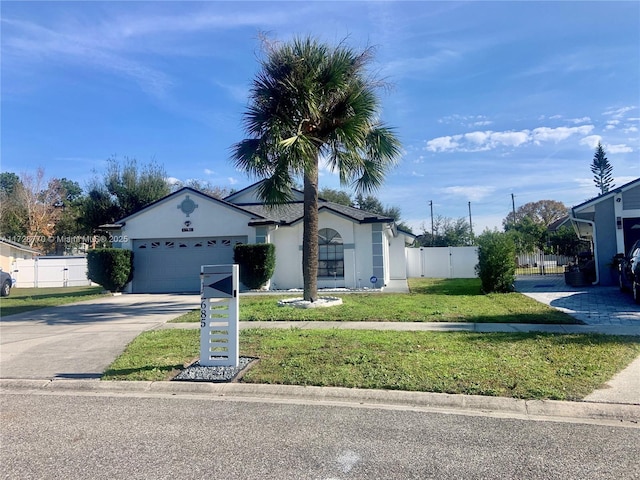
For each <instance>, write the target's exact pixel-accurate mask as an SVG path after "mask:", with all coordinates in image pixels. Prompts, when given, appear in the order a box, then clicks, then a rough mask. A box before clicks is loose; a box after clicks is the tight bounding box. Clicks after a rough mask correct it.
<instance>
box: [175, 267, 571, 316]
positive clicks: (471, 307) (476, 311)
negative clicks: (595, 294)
mask: <svg viewBox="0 0 640 480" xmlns="http://www.w3.org/2000/svg"><path fill="white" fill-rule="evenodd" d="M480 285H481V283H480V279H477V278H471V279H466V278H465V279H433V278H411V279H409V288H410V293H408V294H407V293H379V292H372V293H351V294H346V295H337V296H339V297H341V298H342V302H343V303H342V305H339V306H335V307H330V308H317V309H316V308H309V309H303V308H293V307H279V306H278V300H280V299H282V298H293V297H294V296H293V295H282V296H277V295H254V296H248V295H242V296H241V297H240V320H241V321H278V320H281V321H314V320H315V321H340V322H347V321H352V322H360V321H370V322H371V321H373V322H377V321H380V322H383V321H387V322H478V323H487V322H489V323H552V324H575V323H581V322H580V321H579V320H576V319H575V318H573V317H571V316H569V315H567V314H565V313H562V312H560V311H558V310H555V309H553V308H551V307H549V306H548V305H544V304H542V303H539V302H536V301H535V300H533V299H531V298H529V297H526V296H524V295H522V294H520V293H492V294H489V295H483V294H482V293H481V292H480ZM332 295H333V294H332ZM297 296H298V297H299V296H300V294H298V295H297ZM173 321H174V322H199V321H200V310H195V311H193V312H190V313H187V314H186V315H183V316H181V317H178V318H177V319H175V320H173Z"/></svg>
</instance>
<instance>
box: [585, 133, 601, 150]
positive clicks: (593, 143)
mask: <svg viewBox="0 0 640 480" xmlns="http://www.w3.org/2000/svg"><path fill="white" fill-rule="evenodd" d="M601 141H602V137H601V136H600V135H589V136H588V137H584V138H583V139H582V140H580V145H587V146H588V147H589V148H596V147H597V146H598V142H601Z"/></svg>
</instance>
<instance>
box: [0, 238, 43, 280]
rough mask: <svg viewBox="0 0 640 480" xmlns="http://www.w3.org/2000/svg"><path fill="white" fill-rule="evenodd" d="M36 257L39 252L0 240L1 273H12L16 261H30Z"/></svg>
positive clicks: (19, 244) (25, 246) (11, 241)
mask: <svg viewBox="0 0 640 480" xmlns="http://www.w3.org/2000/svg"><path fill="white" fill-rule="evenodd" d="M38 255H40V252H39V251H38V250H36V249H34V248H31V247H29V246H27V245H22V244H21V243H18V242H14V241H13V240H9V239H7V238H0V269H1V270H2V271H3V272H7V273H12V270H13V268H14V265H15V262H16V261H17V260H31V259H33V258H35V257H37V256H38Z"/></svg>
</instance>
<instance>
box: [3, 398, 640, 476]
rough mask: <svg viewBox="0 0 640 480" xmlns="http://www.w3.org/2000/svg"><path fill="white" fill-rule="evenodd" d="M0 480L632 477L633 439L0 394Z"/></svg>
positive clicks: (397, 418)
mask: <svg viewBox="0 0 640 480" xmlns="http://www.w3.org/2000/svg"><path fill="white" fill-rule="evenodd" d="M0 402H1V403H0V405H1V410H0V411H1V412H2V419H3V420H2V424H3V427H2V449H1V450H0V455H1V457H0V460H1V464H2V470H1V471H2V478H6V479H42V480H46V479H59V478H64V479H110V480H113V479H211V478H225V479H316V480H317V479H321V480H337V479H345V480H346V479H371V478H380V479H413V478H415V479H445V478H446V479H451V478H460V479H488V478H500V479H525V478H526V479H555V478H562V479H585V478H593V479H616V480H620V479H638V478H640V456H639V455H638V445H639V442H640V430H639V429H637V428H629V427H628V426H624V425H622V424H621V425H615V424H614V423H612V422H592V421H552V420H538V421H531V420H523V419H517V418H510V417H506V418H504V417H500V416H491V415H488V416H485V415H477V414H476V415H463V414H460V413H458V412H455V411H451V412H442V413H436V412H430V411H421V410H420V409H403V408H390V409H387V408H380V407H372V406H367V405H361V406H357V405H351V406H340V405H318V404H301V403H291V402H287V401H270V400H267V399H261V400H256V401H247V400H246V399H239V398H235V399H234V398H233V397H211V396H209V397H198V396H184V395H177V396H176V395H170V394H166V395H164V396H149V395H142V396H127V395H114V394H113V393H110V394H105V395H101V394H95V392H94V393H92V394H82V393H78V392H68V393H64V392H57V393H55V394H53V393H42V392H40V393H35V394H34V393H29V394H25V393H19V392H16V391H13V392H8V391H6V390H4V391H3V393H2V395H0Z"/></svg>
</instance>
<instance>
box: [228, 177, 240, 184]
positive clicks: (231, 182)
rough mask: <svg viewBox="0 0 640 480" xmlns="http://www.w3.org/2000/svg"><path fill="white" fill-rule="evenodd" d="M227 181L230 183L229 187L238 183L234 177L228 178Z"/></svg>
mask: <svg viewBox="0 0 640 480" xmlns="http://www.w3.org/2000/svg"><path fill="white" fill-rule="evenodd" d="M227 181H228V182H229V185H235V184H237V183H238V179H237V178H233V177H229V178H227Z"/></svg>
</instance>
